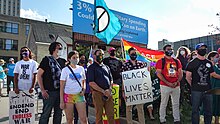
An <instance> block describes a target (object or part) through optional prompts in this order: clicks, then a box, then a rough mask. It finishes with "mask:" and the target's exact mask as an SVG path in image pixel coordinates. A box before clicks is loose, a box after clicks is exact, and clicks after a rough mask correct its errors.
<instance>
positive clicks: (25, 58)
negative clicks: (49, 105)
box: [14, 47, 38, 94]
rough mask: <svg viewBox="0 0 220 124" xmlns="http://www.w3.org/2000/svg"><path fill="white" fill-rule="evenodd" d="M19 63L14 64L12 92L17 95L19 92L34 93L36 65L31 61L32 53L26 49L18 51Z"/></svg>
mask: <svg viewBox="0 0 220 124" xmlns="http://www.w3.org/2000/svg"><path fill="white" fill-rule="evenodd" d="M20 59H21V60H20V61H18V62H17V63H16V64H15V69H14V83H15V88H14V91H15V93H16V94H19V91H20V90H24V91H25V90H28V91H29V93H32V92H33V91H34V86H35V83H36V74H37V67H38V63H37V62H36V61H34V60H33V59H32V52H31V50H30V49H29V48H28V47H22V48H21V50H20Z"/></svg>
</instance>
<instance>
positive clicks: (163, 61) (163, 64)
mask: <svg viewBox="0 0 220 124" xmlns="http://www.w3.org/2000/svg"><path fill="white" fill-rule="evenodd" d="M173 60H174V61H175V63H176V68H177V70H178V60H177V59H175V58H173ZM165 62H166V61H165V58H162V70H163V69H164V66H165Z"/></svg>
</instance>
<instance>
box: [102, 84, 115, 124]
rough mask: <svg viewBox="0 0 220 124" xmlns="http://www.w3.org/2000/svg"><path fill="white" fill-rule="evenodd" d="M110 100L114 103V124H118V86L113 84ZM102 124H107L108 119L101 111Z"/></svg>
mask: <svg viewBox="0 0 220 124" xmlns="http://www.w3.org/2000/svg"><path fill="white" fill-rule="evenodd" d="M112 98H113V101H114V119H115V124H119V85H117V84H113V87H112ZM102 118H103V124H108V119H107V116H106V114H105V110H104V109H103V115H102Z"/></svg>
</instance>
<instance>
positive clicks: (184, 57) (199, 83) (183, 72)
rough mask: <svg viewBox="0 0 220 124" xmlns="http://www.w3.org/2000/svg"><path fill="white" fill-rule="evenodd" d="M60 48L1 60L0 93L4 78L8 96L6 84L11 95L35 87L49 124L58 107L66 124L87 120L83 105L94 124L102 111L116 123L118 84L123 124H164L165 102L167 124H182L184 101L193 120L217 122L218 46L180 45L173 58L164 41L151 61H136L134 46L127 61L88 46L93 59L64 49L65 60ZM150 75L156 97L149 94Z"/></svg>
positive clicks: (113, 52)
mask: <svg viewBox="0 0 220 124" xmlns="http://www.w3.org/2000/svg"><path fill="white" fill-rule="evenodd" d="M62 50H63V46H62V44H61V43H59V42H52V43H51V44H50V46H49V48H48V52H49V54H50V55H49V56H45V57H44V58H43V59H42V61H41V62H40V63H39V64H38V63H37V62H36V61H35V60H33V59H32V58H33V55H32V51H31V50H30V49H29V48H28V47H22V48H21V49H20V60H19V61H17V62H16V63H15V62H14V59H13V58H10V59H9V63H8V64H7V65H6V66H4V68H3V65H4V64H5V61H4V60H3V59H1V60H0V80H1V83H0V84H1V87H0V95H1V96H2V93H1V90H2V85H3V84H4V83H6V78H7V83H6V84H7V96H8V95H9V92H10V91H11V89H10V85H11V84H10V83H11V82H13V91H14V92H15V93H16V94H19V93H20V91H28V92H29V93H33V92H34V90H35V86H36V85H38V86H39V88H40V92H39V93H38V95H39V96H41V98H42V99H43V112H42V113H41V116H40V120H39V124H48V123H49V118H50V117H52V118H53V123H54V124H60V123H61V119H62V116H63V115H62V113H63V111H64V113H65V116H66V120H67V123H68V124H72V123H78V121H79V122H80V123H81V124H88V123H89V121H88V115H89V113H88V107H94V108H95V116H96V121H95V123H96V124H103V117H102V116H103V110H104V111H105V115H106V116H107V122H108V123H109V124H114V123H117V122H116V121H115V119H114V114H115V109H114V104H115V103H116V101H115V100H116V99H113V94H114V93H113V91H114V85H117V86H118V87H119V92H118V98H117V99H118V104H119V116H120V117H126V120H127V124H132V123H133V122H132V119H135V120H137V121H138V122H139V123H140V124H145V123H148V121H149V120H148V119H150V121H155V123H161V124H166V123H167V124H168V123H169V122H167V119H166V118H167V108H168V106H171V108H172V116H173V120H172V123H174V124H181V123H182V122H183V121H182V118H181V111H180V107H181V106H184V104H183V103H185V102H187V104H188V105H189V106H190V108H191V109H192V113H191V123H192V124H199V123H201V122H200V115H203V116H204V123H205V124H211V123H212V120H213V119H214V123H215V124H219V123H220V122H219V115H220V106H219V103H220V96H218V95H214V94H215V93H212V92H211V91H212V90H211V89H218V88H220V57H219V56H220V48H219V49H218V51H211V52H209V53H207V46H206V45H205V44H204V43H199V44H197V45H196V46H195V51H190V50H189V49H188V48H187V47H184V46H181V47H180V48H179V49H178V50H177V51H176V56H175V55H174V50H173V48H172V46H171V45H169V44H167V45H165V46H164V47H163V53H164V56H163V57H161V58H160V59H159V60H157V61H154V62H153V61H152V62H151V63H147V62H143V61H139V60H138V56H139V51H138V49H136V48H134V47H130V48H129V49H128V51H127V54H128V55H129V58H130V59H128V60H124V59H122V58H117V56H118V55H117V49H116V48H114V47H111V48H110V49H109V50H108V51H107V53H108V54H109V56H108V57H105V56H104V51H103V50H102V49H95V50H93V52H92V53H91V54H92V58H89V57H88V58H87V56H85V55H80V54H79V52H78V51H76V50H74V51H71V52H69V53H68V56H67V60H65V59H63V58H62V56H61V55H62V54H61V53H62ZM152 69H155V70H156V71H153V72H152ZM148 72H149V75H150V77H151V78H150V77H149V76H148ZM150 72H151V73H150ZM6 74H7V75H6ZM153 77H154V78H153ZM145 79H149V80H145ZM155 79H157V82H158V85H159V89H158V90H159V91H160V92H159V93H160V94H159V95H158V94H157V95H155V94H156V93H155V92H154V91H155V89H157V88H156V86H155V85H154V83H155V81H153V80H155ZM131 94H132V95H131ZM155 96H157V98H156V97H155ZM158 96H159V97H158ZM170 98H171V99H170ZM146 101H147V102H146ZM170 102H171V104H170ZM103 108H104V109H103ZM155 115H158V117H155ZM146 116H148V117H146Z"/></svg>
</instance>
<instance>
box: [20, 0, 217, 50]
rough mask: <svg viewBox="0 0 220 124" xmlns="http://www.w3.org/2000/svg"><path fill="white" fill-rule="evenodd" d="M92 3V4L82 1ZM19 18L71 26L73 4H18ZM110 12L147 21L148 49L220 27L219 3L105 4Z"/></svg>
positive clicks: (65, 0) (121, 0) (34, 0)
mask: <svg viewBox="0 0 220 124" xmlns="http://www.w3.org/2000/svg"><path fill="white" fill-rule="evenodd" d="M83 1H85V2H89V3H93V0H83ZM21 2H22V4H21V16H22V17H27V18H32V19H37V20H42V21H43V20H45V19H46V18H47V19H48V21H49V22H57V23H62V24H68V25H72V12H71V11H70V10H69V8H71V3H72V0H21ZM105 2H106V4H107V6H108V7H109V8H110V9H113V10H116V11H120V12H123V13H126V14H130V15H134V16H137V17H140V18H144V19H147V20H148V23H149V26H148V28H149V29H148V32H149V45H148V46H149V47H151V48H153V49H157V41H160V40H162V39H167V40H169V41H172V42H174V41H179V40H184V39H190V38H195V37H200V36H206V35H208V32H210V31H212V29H211V28H209V27H208V25H210V24H214V25H215V26H220V17H218V16H216V13H218V12H220V7H219V5H220V0H105Z"/></svg>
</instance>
